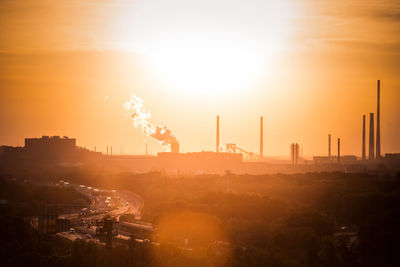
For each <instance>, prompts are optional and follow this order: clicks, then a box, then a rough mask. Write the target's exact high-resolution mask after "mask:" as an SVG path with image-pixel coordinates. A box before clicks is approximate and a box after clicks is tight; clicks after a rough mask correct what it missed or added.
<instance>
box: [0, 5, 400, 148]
mask: <svg viewBox="0 0 400 267" xmlns="http://www.w3.org/2000/svg"><path fill="white" fill-rule="evenodd" d="M0 57H1V58H0V120H1V122H2V123H1V126H0V127H1V129H0V144H8V145H17V144H19V145H23V138H25V137H32V136H41V135H61V136H63V135H68V136H71V137H76V138H77V142H78V144H79V145H81V146H86V147H88V148H93V147H94V146H96V147H97V150H100V151H105V148H106V146H113V147H115V148H114V151H116V152H120V151H122V150H123V152H124V153H135V154H139V153H144V149H145V145H144V143H145V140H144V139H146V138H145V137H144V136H143V135H141V134H140V131H138V130H137V129H134V128H133V127H132V124H131V122H130V121H129V120H127V119H126V118H125V117H124V116H123V113H124V110H123V108H122V105H123V104H124V103H125V102H126V101H128V100H129V98H130V96H131V94H132V93H134V94H136V95H138V96H140V97H142V98H143V99H144V100H145V104H146V106H147V107H148V109H149V110H150V112H151V113H152V120H153V123H155V124H156V125H162V126H168V127H169V128H170V129H171V130H172V131H173V134H174V135H175V136H176V137H177V138H178V140H179V141H180V143H181V148H182V150H183V151H185V152H189V151H200V150H213V149H214V147H215V116H216V115H220V116H221V142H222V143H223V144H224V143H237V144H238V145H239V146H241V147H243V148H246V149H247V150H249V151H254V152H257V151H258V131H259V129H258V125H259V121H258V119H259V116H264V124H265V126H264V154H266V155H288V154H289V145H290V143H292V142H298V143H300V144H301V145H302V146H303V148H304V154H305V155H314V154H319V155H324V154H326V150H327V149H326V147H327V135H328V133H331V134H332V136H333V138H337V137H341V140H342V147H343V148H342V149H343V152H344V153H345V154H356V155H359V154H360V152H361V123H362V115H363V114H368V113H370V112H376V99H375V97H376V80H377V79H381V81H382V115H381V116H382V127H381V128H382V149H383V152H394V151H400V140H399V139H398V132H399V131H400V109H399V107H398V99H400V1H398V0H393V1H388V0H384V1H369V0H349V1H334V0H325V1H321V0H306V1H302V0H270V1H265V0H264V1H262V0H246V1H245V0H236V1H232V0H230V1H228V0H203V1H188V0H146V1H144V0H135V1H128V0H115V1H111V0H110V1H105V0H91V1H77V0H68V1H67V0H58V1H52V0H30V1H17V0H2V1H0ZM147 141H148V140H146V142H147ZM149 145H150V152H151V153H156V152H159V151H161V150H162V149H161V147H160V146H159V144H157V143H155V142H149Z"/></svg>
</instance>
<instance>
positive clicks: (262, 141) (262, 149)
mask: <svg viewBox="0 0 400 267" xmlns="http://www.w3.org/2000/svg"><path fill="white" fill-rule="evenodd" d="M263 157H264V133H263V117H260V158H263Z"/></svg>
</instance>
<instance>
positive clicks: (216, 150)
mask: <svg viewBox="0 0 400 267" xmlns="http://www.w3.org/2000/svg"><path fill="white" fill-rule="evenodd" d="M215 152H217V153H218V152H219V116H217V143H216V147H215Z"/></svg>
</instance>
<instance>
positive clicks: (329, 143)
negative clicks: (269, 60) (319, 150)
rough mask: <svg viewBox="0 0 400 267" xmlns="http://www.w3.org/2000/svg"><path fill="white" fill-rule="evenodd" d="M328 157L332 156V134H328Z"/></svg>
mask: <svg viewBox="0 0 400 267" xmlns="http://www.w3.org/2000/svg"><path fill="white" fill-rule="evenodd" d="M328 157H329V158H331V134H328Z"/></svg>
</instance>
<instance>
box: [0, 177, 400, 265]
mask: <svg viewBox="0 0 400 267" xmlns="http://www.w3.org/2000/svg"><path fill="white" fill-rule="evenodd" d="M64 175H65V174H64ZM67 175H68V179H70V181H71V182H75V183H84V184H86V185H92V186H96V187H104V188H109V189H118V190H130V191H133V192H135V193H137V194H139V195H141V196H142V197H143V198H144V201H145V205H144V209H143V219H144V220H146V221H151V222H153V223H154V224H155V225H156V226H157V231H156V232H155V233H154V236H153V239H154V240H155V241H158V242H159V243H160V245H159V246H155V245H152V244H143V243H138V242H134V241H131V242H130V244H129V245H128V246H117V247H115V248H113V250H112V251H108V250H106V249H105V248H104V247H101V246H97V245H94V244H90V243H85V242H75V243H68V242H67V243H66V242H63V241H61V240H57V239H56V238H54V237H50V236H39V235H37V233H35V232H33V231H32V230H31V229H30V228H29V226H28V225H27V224H26V222H25V221H24V220H23V219H22V218H21V217H18V215H16V214H15V213H12V212H10V211H7V212H6V211H5V210H4V209H3V210H2V221H3V222H4V223H3V224H2V228H1V231H2V233H1V235H2V238H5V240H8V241H11V240H13V242H1V244H0V246H1V247H0V253H2V255H0V256H1V259H2V261H3V262H2V264H0V265H2V266H6V265H7V263H8V265H13V264H12V263H19V262H21V261H26V262H34V263H37V264H35V265H38V266H39V265H41V266H399V265H400V257H399V256H398V255H397V254H396V253H397V250H398V247H399V246H398V245H397V243H398V242H397V240H399V238H400V230H399V229H398V225H400V206H399V205H398V203H399V201H400V179H399V177H380V176H376V175H367V174H343V173H315V174H297V175H279V174H278V175H265V176H249V175H240V176H236V175H229V176H228V177H226V176H196V177H165V176H162V175H159V174H157V173H151V174H140V175H134V174H118V175H115V174H114V175H111V174H107V175H106V174H99V173H93V172H82V171H70V172H69V173H68V174H67ZM54 179H55V178H54ZM5 187H6V185H5V184H4V183H2V184H1V188H0V196H1V197H0V198H5V197H11V196H10V194H8V195H7V192H8V191H9V190H8V189H6V188H5ZM20 190H21V192H25V191H23V190H28V189H20ZM70 193H71V194H73V192H70ZM24 195H26V197H27V198H32V199H35V198H37V195H35V194H34V193H29V190H28V193H26V194H25V193H24ZM48 197H49V198H51V196H48ZM10 199H11V198H10ZM127 217H129V216H127ZM131 219H133V218H131ZM6 255H7V257H6Z"/></svg>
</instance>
